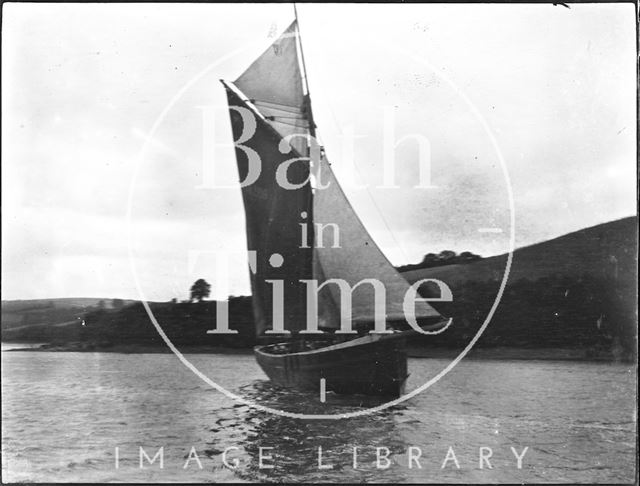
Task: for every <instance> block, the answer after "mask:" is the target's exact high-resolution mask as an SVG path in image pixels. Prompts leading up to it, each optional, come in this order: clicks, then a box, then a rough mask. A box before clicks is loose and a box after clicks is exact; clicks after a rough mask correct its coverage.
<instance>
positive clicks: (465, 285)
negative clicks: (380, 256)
mask: <svg viewBox="0 0 640 486" xmlns="http://www.w3.org/2000/svg"><path fill="white" fill-rule="evenodd" d="M637 225H638V219H637V217H630V218H625V219H621V220H618V221H613V222H610V223H605V224H601V225H598V226H594V227H591V228H586V229H583V230H580V231H576V232H574V233H570V234H567V235H564V236H561V237H559V238H554V239H552V240H549V241H546V242H543V243H538V244H535V245H531V246H528V247H524V248H520V249H518V250H516V251H515V252H514V254H513V262H512V266H511V272H510V274H509V279H508V281H507V286H506V288H505V292H504V294H503V297H502V300H501V301H500V305H499V306H498V308H497V311H496V313H495V315H494V317H493V319H492V320H491V323H490V325H489V327H488V328H487V330H486V331H485V333H484V334H483V336H482V338H481V339H480V341H479V342H478V346H480V347H491V346H496V347H498V346H516V347H527V348H535V347H538V348H550V347H564V348H579V349H582V350H584V352H585V354H586V355H593V356H602V357H630V356H634V355H635V354H636V353H637V322H638V321H637V252H638V240H637V228H638V226H637ZM506 261H507V258H506V255H500V256H495V257H490V258H485V259H483V260H480V261H476V262H472V263H468V264H464V265H448V266H443V267H436V268H428V269H422V270H415V271H410V272H406V273H403V275H404V276H405V278H406V279H407V280H408V281H409V282H410V283H414V282H416V281H418V280H420V279H422V278H436V279H438V280H441V281H442V282H445V283H446V284H447V285H449V287H450V288H451V289H452V292H453V296H454V299H453V302H452V303H434V304H433V305H434V307H436V308H437V309H438V310H439V311H441V312H442V313H443V314H444V315H447V316H451V317H454V323H455V325H454V326H452V327H451V328H450V330H448V331H447V333H444V334H442V335H439V336H435V337H429V338H428V339H425V340H423V341H424V343H423V344H424V345H427V346H445V347H454V348H460V347H462V346H463V345H464V343H466V342H468V340H469V339H470V337H471V336H473V334H475V332H476V330H477V329H478V328H479V327H480V325H481V324H482V322H483V320H484V316H486V315H487V312H488V311H489V308H490V306H491V304H492V303H493V300H494V299H495V297H496V295H497V291H498V288H499V285H500V281H501V279H502V276H503V273H504V269H505V264H506ZM424 291H425V292H426V294H427V296H428V295H429V291H430V288H427V289H424Z"/></svg>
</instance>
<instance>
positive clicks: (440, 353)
mask: <svg viewBox="0 0 640 486" xmlns="http://www.w3.org/2000/svg"><path fill="white" fill-rule="evenodd" d="M4 344H11V343H10V342H6V343H4ZM16 344H17V345H24V346H25V347H16V348H11V349H7V350H5V351H3V352H14V351H23V352H24V351H27V352H62V353H69V352H71V353H73V352H75V353H120V354H171V353H172V351H171V350H170V349H169V348H168V347H167V346H164V345H162V346H149V345H136V344H119V345H111V346H99V345H94V344H87V343H68V344H41V345H40V346H37V347H36V346H32V347H26V346H28V343H16ZM176 347H177V348H178V350H179V351H180V352H181V353H182V354H227V355H251V354H253V349H252V348H231V347H224V346H220V347H211V346H193V345H191V346H182V347H180V346H176ZM460 352H461V350H457V349H449V348H428V347H409V348H408V349H407V357H409V358H416V359H454V358H455V357H456V356H458V355H459V354H460ZM464 359H471V360H497V361H502V360H518V361H534V360H537V361H582V362H584V361H588V362H598V363H618V362H619V363H623V362H628V363H632V362H633V360H629V361H625V360H623V359H621V358H620V357H619V356H615V355H613V354H611V353H607V354H604V353H603V354H594V355H588V352H587V350H585V349H575V348H517V347H514V348H511V347H495V348H474V349H472V350H471V351H470V352H469V354H467V356H465V358H464Z"/></svg>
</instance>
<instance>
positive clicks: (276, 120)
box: [221, 18, 445, 396]
mask: <svg viewBox="0 0 640 486" xmlns="http://www.w3.org/2000/svg"><path fill="white" fill-rule="evenodd" d="M221 82H222V84H223V85H224V87H225V89H226V94H227V99H228V104H229V112H230V117H231V126H232V132H233V138H234V141H235V145H236V149H235V153H236V161H237V166H238V172H239V176H240V180H241V181H246V180H247V178H250V179H252V181H251V183H248V184H245V185H244V186H243V187H242V197H243V203H244V209H245V216H246V233H247V246H248V250H249V251H250V252H255V261H254V262H253V263H254V265H253V266H252V268H250V279H251V290H252V304H253V313H254V319H255V328H256V334H257V336H258V338H259V340H262V341H263V342H264V341H266V340H268V339H269V338H271V344H262V345H260V346H257V347H256V348H255V349H254V352H255V356H256V359H257V361H258V363H259V365H260V366H261V368H262V369H263V371H264V372H265V373H266V374H267V376H268V377H269V378H270V379H271V380H272V381H273V382H275V383H276V384H278V385H281V386H285V387H293V388H300V389H311V390H318V389H319V387H320V382H321V380H324V386H325V389H326V390H331V391H334V392H336V393H346V394H355V393H361V394H369V395H391V396H399V395H400V394H402V393H403V387H404V384H405V381H406V379H407V377H408V372H407V356H406V351H405V343H406V337H407V336H408V335H410V334H412V333H414V334H415V331H412V330H405V331H401V330H399V329H398V326H399V325H402V324H404V325H405V326H406V321H405V316H404V313H403V307H402V303H403V299H404V296H405V293H406V292H407V290H408V289H409V284H408V283H407V282H406V281H405V280H404V278H403V277H402V276H401V275H400V274H399V273H398V272H397V271H396V270H395V268H394V267H393V266H392V265H391V263H390V262H389V261H388V260H387V258H386V257H385V256H384V254H383V253H382V252H381V251H380V249H379V248H378V246H377V245H376V244H375V242H374V241H373V239H372V238H371V236H370V235H369V233H368V232H367V230H366V228H365V227H364V225H363V224H362V222H361V221H360V219H359V218H358V216H357V215H356V213H355V211H354V209H353V208H352V207H351V204H350V203H349V200H348V199H347V197H346V196H345V194H344V192H343V191H342V189H341V187H340V184H339V183H338V181H337V179H336V177H335V175H334V173H333V171H332V169H331V167H330V163H329V162H328V160H327V158H326V154H325V153H324V149H323V148H321V147H319V145H318V144H317V142H316V141H315V140H316V139H315V136H316V126H315V124H314V120H313V113H312V110H311V98H310V95H309V88H308V82H307V76H306V69H305V65H304V55H303V52H302V44H301V42H300V35H299V30H298V22H297V18H296V20H294V21H293V22H292V23H291V25H289V27H288V28H287V29H286V30H285V31H284V33H283V34H282V35H281V36H280V37H279V38H278V39H277V40H276V41H275V42H274V43H273V44H272V45H271V46H269V48H268V49H267V50H266V51H265V52H264V53H263V54H262V55H261V56H259V57H258V58H257V59H256V60H255V61H254V62H253V63H252V64H251V65H250V66H249V68H248V69H247V70H246V71H245V72H244V73H242V74H241V75H240V77H238V78H237V79H236V80H235V81H233V82H229V81H224V80H221ZM256 157H258V158H259V159H256ZM292 159H295V161H294V162H291V160H292ZM256 160H258V162H259V163H260V164H261V167H260V169H261V170H260V173H259V175H258V176H257V177H256V172H255V163H256ZM283 173H285V174H286V181H287V183H286V184H284V186H287V187H283V184H281V183H280V182H279V179H278V177H280V178H281V179H280V181H281V180H282V177H283ZM311 176H313V177H311ZM312 180H313V181H315V187H314V184H312ZM287 184H288V185H287ZM329 229H331V230H333V231H332V233H333V234H332V235H331V236H333V238H328V240H331V241H324V240H327V238H326V235H327V234H329V233H330V231H329ZM336 243H337V244H336ZM335 279H342V281H344V282H346V283H348V284H349V286H350V289H351V290H352V293H351V295H350V296H351V305H350V306H349V305H348V304H345V302H344V298H345V296H344V295H343V294H342V293H341V289H340V288H339V286H338V285H335V284H334V283H333V282H335ZM366 279H376V280H377V281H379V282H382V284H383V285H384V298H383V299H376V298H375V297H376V295H375V292H374V290H375V289H374V288H373V286H372V285H368V284H365V283H362V281H363V280H366ZM329 280H330V281H331V282H328V281H329ZM308 281H316V282H317V284H318V286H319V290H318V289H316V290H317V291H316V292H315V293H312V294H311V296H309V295H310V294H309V292H308V289H307V282H308ZM323 283H328V284H327V285H322V284H323ZM359 283H361V285H359ZM355 287H357V288H355ZM274 302H275V303H274ZM307 309H311V310H312V312H315V313H316V314H315V315H314V316H312V317H315V318H316V319H317V320H316V321H315V323H316V330H317V332H319V334H318V333H317V332H310V330H309V329H307V327H308V326H307V320H308V319H307V318H308V316H307ZM380 312H383V314H382V316H383V319H384V323H383V326H385V327H388V329H386V330H385V333H377V334H376V333H371V332H367V331H368V330H370V328H371V326H372V325H373V323H374V321H376V317H378V318H379V316H380ZM415 316H416V318H417V319H418V321H417V322H419V323H420V325H421V326H424V327H422V329H429V330H430V331H434V330H437V329H441V328H442V327H444V325H445V324H444V320H443V317H442V316H441V315H440V314H439V313H438V312H437V311H436V310H435V309H434V308H433V307H431V306H430V305H429V304H428V303H426V302H424V301H419V300H417V301H416V302H415ZM345 319H346V320H350V324H351V325H352V326H353V327H354V328H355V329H356V331H354V332H355V334H351V333H343V332H341V329H342V328H341V323H342V321H343V320H345ZM276 325H277V327H278V329H279V330H280V333H281V337H282V338H286V339H285V340H284V341H282V339H281V342H276V343H273V336H272V334H273V333H274V326H276Z"/></svg>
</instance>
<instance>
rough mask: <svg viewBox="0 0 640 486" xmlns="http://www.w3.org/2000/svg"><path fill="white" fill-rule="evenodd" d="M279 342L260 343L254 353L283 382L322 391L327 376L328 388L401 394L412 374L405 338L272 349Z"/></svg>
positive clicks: (363, 392)
mask: <svg viewBox="0 0 640 486" xmlns="http://www.w3.org/2000/svg"><path fill="white" fill-rule="evenodd" d="M356 341H360V340H356ZM282 345H283V344H281V345H280V346H282ZM276 346H278V345H277V344H276V345H266V346H257V347H255V348H254V353H255V356H256V359H257V361H258V364H259V365H260V367H261V368H262V370H263V371H264V372H265V373H266V374H267V376H268V377H269V379H271V381H273V382H274V383H276V384H278V385H280V386H283V387H287V388H297V389H302V390H310V391H311V390H313V391H318V392H319V390H320V379H321V378H324V379H325V386H326V390H327V391H333V392H336V393H340V394H364V395H379V396H394V397H397V396H400V395H401V394H402V393H403V392H404V385H405V382H406V380H407V377H408V373H407V354H406V350H405V339H404V338H396V339H380V340H372V341H370V342H364V343H362V342H359V343H355V344H354V345H349V342H348V341H347V342H346V343H343V344H340V345H337V346H336V345H332V346H326V347H324V348H319V349H315V350H312V351H305V352H298V353H285V354H273V353H270V352H269V351H270V350H272V349H273V348H274V347H276Z"/></svg>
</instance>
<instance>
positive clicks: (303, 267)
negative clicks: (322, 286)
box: [227, 87, 313, 335]
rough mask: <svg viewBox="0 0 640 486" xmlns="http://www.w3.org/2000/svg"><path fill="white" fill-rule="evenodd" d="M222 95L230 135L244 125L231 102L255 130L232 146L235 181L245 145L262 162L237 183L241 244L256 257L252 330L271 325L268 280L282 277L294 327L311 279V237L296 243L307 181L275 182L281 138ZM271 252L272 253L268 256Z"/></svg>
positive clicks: (306, 207) (295, 172) (296, 172)
mask: <svg viewBox="0 0 640 486" xmlns="http://www.w3.org/2000/svg"><path fill="white" fill-rule="evenodd" d="M227 99H228V103H229V107H230V110H229V111H230V116H231V127H232V131H233V137H234V140H240V139H241V136H242V134H243V130H244V128H245V125H244V120H243V118H242V115H241V114H240V113H239V112H238V111H237V109H235V107H239V108H240V109H241V110H242V111H243V112H244V113H245V116H247V115H246V114H247V113H249V116H253V117H254V118H255V120H256V130H255V133H254V134H253V136H251V137H250V138H249V139H248V140H246V141H244V142H243V143H242V146H243V147H245V148H243V147H239V146H236V161H237V166H238V173H239V176H240V180H241V181H244V180H245V179H246V177H247V174H248V172H249V161H248V158H247V150H246V148H248V149H250V150H253V151H255V153H257V154H259V156H260V160H261V166H262V169H261V172H260V176H259V177H258V178H257V180H256V181H255V182H254V183H252V184H248V185H246V186H245V187H243V188H242V198H243V202H244V209H245V219H246V233H247V247H248V250H249V251H255V252H256V256H257V262H256V267H255V269H254V270H255V271H254V272H251V274H250V279H251V291H252V296H253V299H252V302H253V311H254V318H255V325H256V333H257V334H258V335H261V334H263V333H264V331H265V330H266V329H271V328H272V326H273V288H274V287H273V284H272V283H270V282H268V280H278V281H282V282H283V285H284V301H283V307H284V312H283V320H284V329H286V330H289V331H297V330H299V329H302V328H304V327H305V326H306V286H305V284H303V283H301V282H300V280H301V279H309V278H312V268H313V250H312V241H308V242H306V243H308V244H301V243H302V242H301V237H300V234H301V232H300V226H299V223H300V222H301V221H302V217H301V213H302V212H304V211H306V212H307V213H311V209H312V208H311V204H312V194H311V188H310V185H309V183H308V182H307V183H306V184H304V185H303V186H302V187H301V188H299V189H294V190H288V189H284V188H282V187H280V185H279V184H278V182H277V180H276V169H277V167H278V166H279V165H280V164H281V163H282V162H284V161H286V160H289V159H291V158H292V154H283V153H281V152H280V150H279V149H278V145H279V142H280V141H281V140H282V139H281V137H280V136H279V134H278V133H276V132H275V130H274V128H273V127H271V126H270V125H269V124H268V123H267V122H266V121H265V120H263V119H262V118H261V117H260V116H259V114H258V113H257V112H255V110H254V109H253V108H252V107H251V106H250V105H249V104H247V103H246V102H245V101H244V100H243V99H242V98H241V97H240V96H239V94H238V93H236V92H235V91H234V90H233V89H231V88H230V87H227ZM287 178H288V180H289V181H290V182H291V183H292V184H301V183H303V182H304V181H307V180H308V178H309V164H308V163H304V162H296V163H293V164H291V165H290V166H289V169H288V171H287ZM311 235H312V233H311ZM310 238H311V236H310ZM273 255H276V256H275V257H274V258H273V259H272V256H273ZM277 255H281V256H282V262H283V263H282V265H281V266H279V267H278V266H277V264H278V263H279V261H278V260H280V258H279V257H278V256H277ZM274 264H275V266H274ZM276 315H280V313H276Z"/></svg>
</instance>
